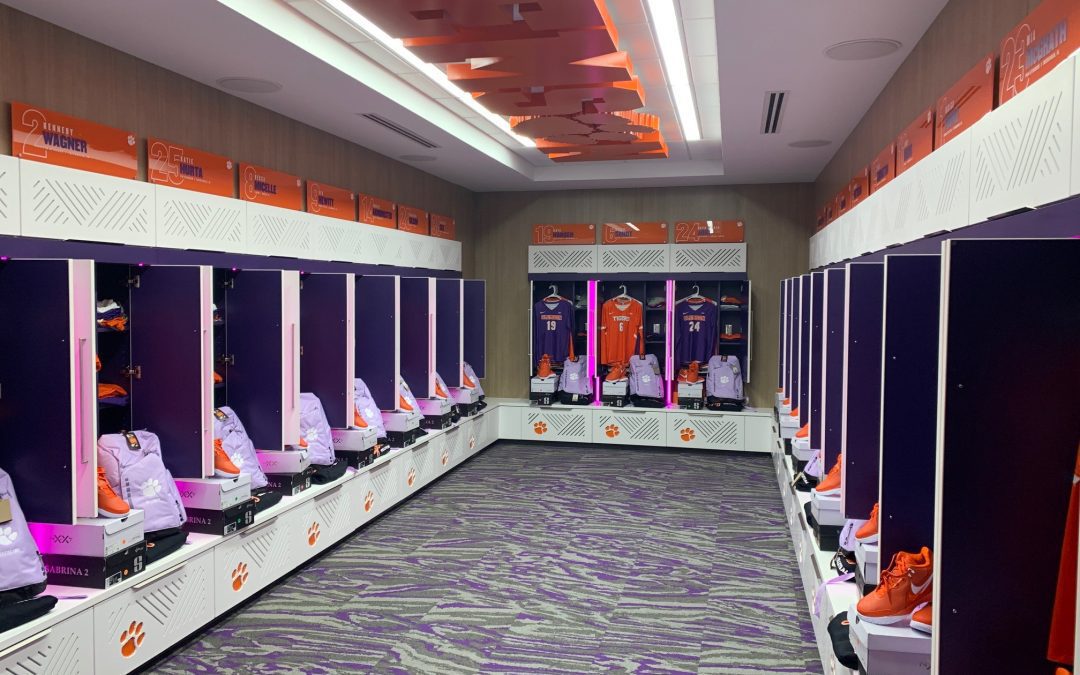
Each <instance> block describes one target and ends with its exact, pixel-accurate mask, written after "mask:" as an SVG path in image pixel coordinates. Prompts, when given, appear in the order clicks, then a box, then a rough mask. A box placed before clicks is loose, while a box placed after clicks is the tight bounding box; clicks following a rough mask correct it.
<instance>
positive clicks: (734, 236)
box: [675, 220, 746, 244]
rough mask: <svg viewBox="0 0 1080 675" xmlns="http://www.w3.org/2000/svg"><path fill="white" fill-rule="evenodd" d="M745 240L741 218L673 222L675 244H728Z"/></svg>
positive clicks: (744, 230)
mask: <svg viewBox="0 0 1080 675" xmlns="http://www.w3.org/2000/svg"><path fill="white" fill-rule="evenodd" d="M743 241H746V228H745V227H744V226H743V221H741V220H683V221H678V222H676V223H675V243H676V244H728V243H738V242H743Z"/></svg>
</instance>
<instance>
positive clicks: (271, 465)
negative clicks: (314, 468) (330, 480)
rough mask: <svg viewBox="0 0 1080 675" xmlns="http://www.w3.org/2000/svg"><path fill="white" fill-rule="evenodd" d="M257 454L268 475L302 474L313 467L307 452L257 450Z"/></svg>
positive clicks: (260, 464)
mask: <svg viewBox="0 0 1080 675" xmlns="http://www.w3.org/2000/svg"><path fill="white" fill-rule="evenodd" d="M255 454H257V455H258V456H259V466H261V467H262V470H263V471H264V472H266V473H300V472H301V471H304V470H305V469H307V468H308V467H309V466H311V460H310V459H308V454H307V450H256V452H255Z"/></svg>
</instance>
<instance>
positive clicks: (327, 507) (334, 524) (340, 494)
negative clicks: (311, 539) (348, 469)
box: [315, 486, 352, 547]
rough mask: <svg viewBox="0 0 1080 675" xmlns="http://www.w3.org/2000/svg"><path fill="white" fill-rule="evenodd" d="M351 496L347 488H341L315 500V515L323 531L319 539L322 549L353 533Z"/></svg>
mask: <svg viewBox="0 0 1080 675" xmlns="http://www.w3.org/2000/svg"><path fill="white" fill-rule="evenodd" d="M349 496H350V493H348V492H346V491H345V486H341V487H339V488H336V489H334V490H332V491H331V492H330V493H328V494H325V495H319V496H318V497H316V498H315V514H316V515H317V516H318V521H319V527H320V528H321V530H322V532H321V536H320V537H319V544H320V546H321V547H325V546H329V545H330V544H333V543H334V542H336V541H340V540H341V539H343V538H344V537H345V535H347V534H349V533H350V532H352V515H351V514H350V513H349V510H350V505H349Z"/></svg>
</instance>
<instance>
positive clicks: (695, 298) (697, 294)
mask: <svg viewBox="0 0 1080 675" xmlns="http://www.w3.org/2000/svg"><path fill="white" fill-rule="evenodd" d="M707 301H708V298H706V297H704V296H702V295H701V287H700V286H698V285H697V284H694V292H693V293H692V294H690V295H688V296H686V297H685V298H683V299H682V300H678V301H677V302H695V303H697V302H707Z"/></svg>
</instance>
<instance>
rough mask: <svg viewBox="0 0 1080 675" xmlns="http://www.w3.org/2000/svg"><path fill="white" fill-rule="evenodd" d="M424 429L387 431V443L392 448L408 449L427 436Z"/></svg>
mask: <svg viewBox="0 0 1080 675" xmlns="http://www.w3.org/2000/svg"><path fill="white" fill-rule="evenodd" d="M426 433H427V432H425V431H424V430H423V429H420V428H417V429H409V430H408V431H387V432H386V441H387V443H388V444H389V445H390V447H391V448H407V447H409V446H410V445H412V444H413V443H415V442H416V441H418V440H419V439H420V438H421V437H423V436H424V435H426Z"/></svg>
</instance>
